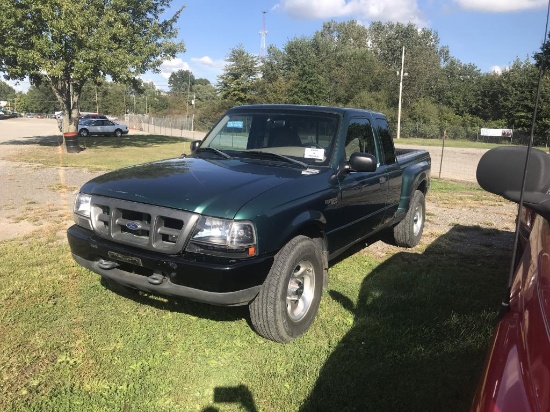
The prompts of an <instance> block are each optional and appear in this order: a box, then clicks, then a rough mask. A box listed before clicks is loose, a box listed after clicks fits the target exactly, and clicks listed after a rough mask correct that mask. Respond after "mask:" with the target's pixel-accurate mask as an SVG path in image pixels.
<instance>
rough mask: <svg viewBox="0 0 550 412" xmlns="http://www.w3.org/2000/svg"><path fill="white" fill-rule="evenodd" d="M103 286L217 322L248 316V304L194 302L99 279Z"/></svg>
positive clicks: (136, 298)
mask: <svg viewBox="0 0 550 412" xmlns="http://www.w3.org/2000/svg"><path fill="white" fill-rule="evenodd" d="M100 282H101V284H102V285H103V287H105V288H106V289H109V290H110V291H111V292H114V293H116V294H118V295H120V296H122V297H124V298H127V299H131V300H133V301H134V302H136V303H139V304H140V305H148V306H151V307H154V308H156V309H160V310H168V311H170V312H175V313H183V314H186V315H191V316H195V317H198V318H204V319H210V320H214V321H218V322H234V321H237V320H241V319H247V318H248V306H235V307H229V308H228V307H222V306H213V305H208V304H206V303H200V302H194V301H192V300H189V299H179V298H176V297H167V296H160V295H155V294H153V293H146V292H141V291H137V290H132V289H128V288H125V287H119V286H117V285H111V284H108V283H107V282H105V280H104V279H103V278H101V280H100ZM247 321H248V319H247Z"/></svg>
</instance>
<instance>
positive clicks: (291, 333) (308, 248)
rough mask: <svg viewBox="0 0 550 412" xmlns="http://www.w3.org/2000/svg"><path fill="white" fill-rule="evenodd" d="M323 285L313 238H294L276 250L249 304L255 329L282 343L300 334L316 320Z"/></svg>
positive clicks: (319, 261) (318, 254)
mask: <svg viewBox="0 0 550 412" xmlns="http://www.w3.org/2000/svg"><path fill="white" fill-rule="evenodd" d="M322 286H323V265H322V259H321V251H320V250H318V248H317V247H316V246H315V243H314V242H313V240H312V239H310V238H308V237H306V236H297V237H295V238H294V239H292V240H291V241H290V242H288V243H287V244H286V245H285V246H284V247H283V248H282V249H281V250H280V251H279V253H277V255H276V256H275V261H274V262H273V266H272V267H271V270H270V271H269V274H268V275H267V278H266V280H265V282H264V284H263V285H262V288H261V290H260V293H259V294H258V296H257V297H256V299H254V301H252V303H250V307H249V309H250V319H251V321H252V325H253V326H254V329H255V330H256V332H258V333H259V334H260V335H262V336H263V337H265V338H267V339H270V340H273V341H275V342H281V343H287V342H290V341H292V340H294V339H296V338H297V337H299V336H301V335H302V334H304V333H305V332H306V331H307V330H308V329H309V327H310V326H311V324H312V323H313V320H314V319H315V315H316V314H317V310H318V309H319V303H320V301H321V293H322Z"/></svg>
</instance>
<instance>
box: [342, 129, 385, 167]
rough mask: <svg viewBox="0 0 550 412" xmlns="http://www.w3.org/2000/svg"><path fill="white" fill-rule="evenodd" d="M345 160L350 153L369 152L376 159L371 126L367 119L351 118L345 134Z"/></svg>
mask: <svg viewBox="0 0 550 412" xmlns="http://www.w3.org/2000/svg"><path fill="white" fill-rule="evenodd" d="M345 149H346V160H349V157H350V156H351V155H352V153H355V152H363V153H369V154H371V155H373V156H374V157H376V158H377V159H378V156H377V153H376V145H375V143H374V135H373V133H372V127H371V124H370V122H369V120H368V119H352V120H351V121H350V124H349V126H348V131H347V134H346V145H345Z"/></svg>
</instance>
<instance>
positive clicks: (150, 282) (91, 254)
mask: <svg viewBox="0 0 550 412" xmlns="http://www.w3.org/2000/svg"><path fill="white" fill-rule="evenodd" d="M67 238H68V241H69V245H70V247H71V252H72V255H73V258H74V259H75V261H76V262H77V263H79V264H80V265H82V266H84V267H85V268H87V269H89V270H91V271H93V272H95V273H97V274H99V275H101V276H103V277H104V278H106V279H110V280H113V281H115V282H118V283H120V284H123V285H125V286H128V287H131V288H135V289H139V290H142V291H146V292H151V293H156V294H159V295H169V296H177V297H183V298H187V299H191V300H195V301H199V302H204V303H210V304H214V305H222V306H234V305H244V304H248V303H249V302H251V301H252V300H253V299H254V298H255V297H256V295H257V294H258V292H259V290H260V287H261V285H262V284H263V282H264V280H265V278H266V276H267V274H268V273H269V270H270V268H271V266H272V264H273V256H267V257H256V258H253V259H250V260H242V261H235V260H233V261H228V260H220V261H216V258H211V257H210V258H208V257H204V256H192V255H185V254H184V255H164V254H160V253H155V252H150V251H147V250H142V249H138V248H134V247H129V246H125V245H120V244H118V243H114V242H111V241H108V240H105V239H102V238H100V237H98V236H96V235H94V234H93V232H91V231H89V230H87V229H83V228H81V227H80V226H77V225H73V226H71V227H70V228H69V229H68V230H67ZM110 267H111V268H110Z"/></svg>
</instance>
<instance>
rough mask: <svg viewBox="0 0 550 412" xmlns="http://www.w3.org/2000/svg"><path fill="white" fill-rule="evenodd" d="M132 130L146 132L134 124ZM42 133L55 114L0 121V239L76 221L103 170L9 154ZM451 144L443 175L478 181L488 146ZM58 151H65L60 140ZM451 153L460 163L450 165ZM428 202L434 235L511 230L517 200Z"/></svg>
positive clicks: (53, 128)
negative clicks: (88, 186) (80, 201)
mask: <svg viewBox="0 0 550 412" xmlns="http://www.w3.org/2000/svg"><path fill="white" fill-rule="evenodd" d="M131 133H132V134H142V133H145V132H139V131H137V130H132V131H131ZM41 139H58V140H59V142H60V143H61V140H62V139H61V134H60V133H59V130H58V129H57V122H56V120H54V119H25V118H19V119H8V120H2V121H0V179H1V180H0V181H1V182H2V185H1V187H0V241H1V240H5V239H10V238H14V237H19V236H25V235H27V234H29V233H31V232H32V231H33V230H39V229H40V230H42V229H43V228H44V227H46V226H48V225H51V224H52V223H54V222H55V223H59V222H60V220H62V221H63V222H64V223H65V226H64V227H68V226H69V225H70V224H71V223H72V214H71V209H72V203H73V200H74V196H75V194H76V192H77V190H78V188H79V187H80V186H81V185H82V184H83V183H85V182H86V181H88V180H90V179H91V178H93V177H95V176H97V175H98V174H100V173H98V172H94V173H92V172H88V171H87V170H84V169H76V168H66V167H59V168H44V167H42V166H37V165H33V164H28V163H20V162H12V161H7V160H6V158H7V156H8V155H10V154H12V153H15V152H19V151H25V150H29V149H30V147H31V146H32V144H33V142H35V141H39V140H41ZM407 147H410V146H407ZM447 150H448V151H446V152H445V155H444V157H447V158H449V166H447V168H446V169H445V167H444V168H443V170H442V177H444V178H455V179H462V180H470V181H471V180H474V181H475V168H476V166H477V162H478V160H479V157H480V156H481V155H482V154H483V153H484V151H483V150H476V149H454V150H452V149H447ZM429 151H430V154H431V155H432V176H433V177H437V176H438V174H439V159H440V155H441V149H440V148H429ZM438 153H439V154H438ZM55 155H59V156H61V155H62V147H61V146H60V147H59V148H58V150H57V152H55ZM451 159H452V160H453V164H457V165H460V167H454V168H453V167H451V166H450V165H451V163H450V160H451ZM444 165H445V163H444ZM427 202H428V204H427V211H428V214H427V223H426V232H425V233H426V234H427V235H428V237H435V238H436V237H437V236H438V235H440V234H442V233H445V232H446V231H448V230H449V228H450V227H451V226H452V225H456V224H463V225H479V226H481V227H491V228H496V229H503V230H505V231H509V230H513V220H514V213H515V206H514V205H513V204H511V203H506V202H497V203H496V204H495V205H493V206H490V205H489V206H484V210H483V212H482V213H481V212H480V209H479V205H477V204H476V202H475V201H473V202H467V203H464V202H437V201H435V200H434V199H433V197H431V196H430V195H428V198H427Z"/></svg>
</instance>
